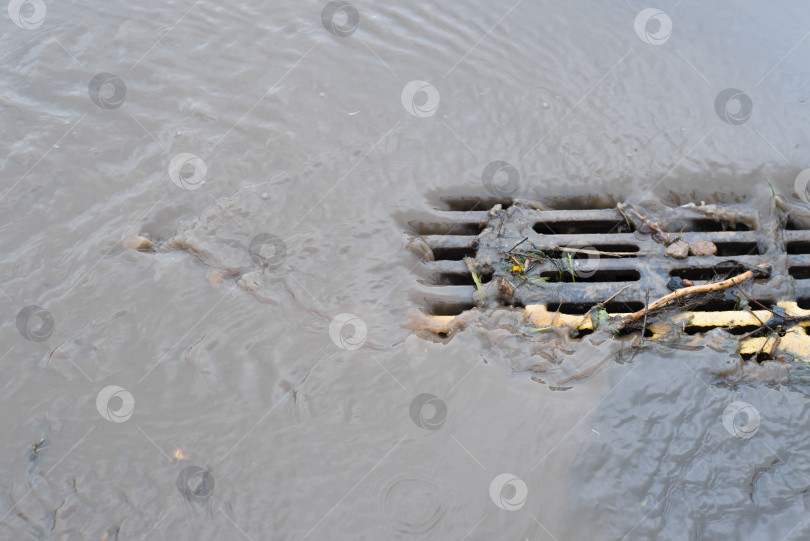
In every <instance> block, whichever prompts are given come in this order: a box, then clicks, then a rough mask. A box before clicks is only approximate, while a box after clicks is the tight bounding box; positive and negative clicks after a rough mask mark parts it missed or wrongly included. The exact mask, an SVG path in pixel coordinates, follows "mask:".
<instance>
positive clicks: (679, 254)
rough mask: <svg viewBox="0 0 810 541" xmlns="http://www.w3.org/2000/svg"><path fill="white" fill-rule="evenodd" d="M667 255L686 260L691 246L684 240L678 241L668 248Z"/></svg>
mask: <svg viewBox="0 0 810 541" xmlns="http://www.w3.org/2000/svg"><path fill="white" fill-rule="evenodd" d="M666 254H667V255H668V256H669V257H674V258H676V259H685V258H686V256H688V255H689V244H688V243H687V242H686V241H685V240H683V239H678V240H676V241H675V242H673V243H672V244H670V245H669V246H668V247H667V251H666Z"/></svg>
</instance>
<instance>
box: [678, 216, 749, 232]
mask: <svg viewBox="0 0 810 541" xmlns="http://www.w3.org/2000/svg"><path fill="white" fill-rule="evenodd" d="M750 230H751V228H750V227H748V226H747V225H745V224H743V223H737V224H733V223H731V222H727V221H722V220H721V221H717V220H712V219H709V218H696V219H689V220H676V221H674V222H671V223H669V224H667V225H666V226H665V227H664V231H666V232H668V233H681V232H690V233H708V232H716V231H750Z"/></svg>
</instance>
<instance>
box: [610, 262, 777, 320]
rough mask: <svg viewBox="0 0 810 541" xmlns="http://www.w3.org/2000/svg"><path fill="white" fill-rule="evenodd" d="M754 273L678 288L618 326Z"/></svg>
mask: <svg viewBox="0 0 810 541" xmlns="http://www.w3.org/2000/svg"><path fill="white" fill-rule="evenodd" d="M767 266H768V264H767V263H760V264H759V265H757V267H767ZM753 275H754V271H750V270H748V271H745V272H744V273H742V274H738V275H737V276H733V277H731V278H729V279H728V280H723V281H722V282H712V283H710V284H703V285H700V286H692V287H682V288H680V289H676V290H675V291H673V292H672V293H670V294H669V295H664V296H663V297H661V298H660V299H658V300H657V301H655V302H653V303H652V304H650V305H649V306H645V307H644V309H643V310H639V311H638V312H633V313H632V314H630V315H629V316H625V317H624V318H622V319H621V320H620V321H619V322H618V323H617V328H618V329H621V328H622V327H624V326H625V325H626V324H628V323H629V322H631V321H635V320H636V319H639V318H640V317H642V316H644V314H646V313H647V312H649V311H650V310H655V309H656V308H659V307H661V306H663V305H665V304H666V303H668V302H669V301H674V300H675V299H678V298H680V297H683V296H685V295H691V294H694V293H708V292H710V291H720V290H721V289H726V288H729V287H731V286H734V285H737V284H740V283H742V282H745V281H746V280H748V279H749V278H751V277H752V276H753Z"/></svg>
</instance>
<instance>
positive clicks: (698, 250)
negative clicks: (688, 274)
mask: <svg viewBox="0 0 810 541" xmlns="http://www.w3.org/2000/svg"><path fill="white" fill-rule="evenodd" d="M689 251H690V252H691V253H692V255H715V254H717V246H715V244H714V243H713V242H710V241H708V240H698V241H695V242H693V243H692V244H690V245H689Z"/></svg>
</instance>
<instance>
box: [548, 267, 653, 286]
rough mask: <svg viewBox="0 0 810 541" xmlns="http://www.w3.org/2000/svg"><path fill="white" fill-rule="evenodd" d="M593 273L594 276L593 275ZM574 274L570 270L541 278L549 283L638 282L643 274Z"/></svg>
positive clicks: (632, 270)
mask: <svg viewBox="0 0 810 541" xmlns="http://www.w3.org/2000/svg"><path fill="white" fill-rule="evenodd" d="M591 272H593V274H591ZM579 274H580V275H579V276H577V271H574V272H573V273H572V272H570V271H568V270H561V271H545V272H541V273H540V277H541V278H546V279H547V281H548V282H553V283H560V282H584V283H589V282H637V281H638V280H640V279H641V273H639V272H638V271H637V270H635V269H622V270H597V271H589V272H587V273H579Z"/></svg>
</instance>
